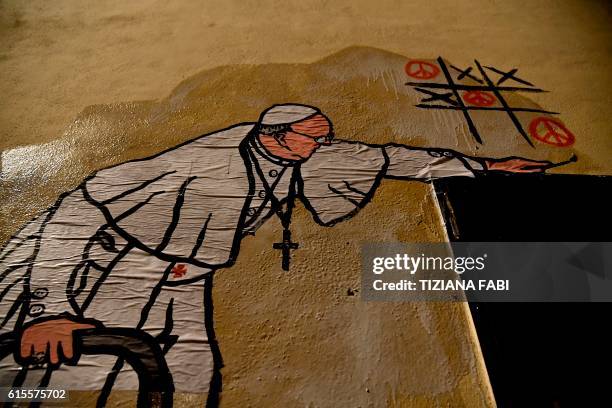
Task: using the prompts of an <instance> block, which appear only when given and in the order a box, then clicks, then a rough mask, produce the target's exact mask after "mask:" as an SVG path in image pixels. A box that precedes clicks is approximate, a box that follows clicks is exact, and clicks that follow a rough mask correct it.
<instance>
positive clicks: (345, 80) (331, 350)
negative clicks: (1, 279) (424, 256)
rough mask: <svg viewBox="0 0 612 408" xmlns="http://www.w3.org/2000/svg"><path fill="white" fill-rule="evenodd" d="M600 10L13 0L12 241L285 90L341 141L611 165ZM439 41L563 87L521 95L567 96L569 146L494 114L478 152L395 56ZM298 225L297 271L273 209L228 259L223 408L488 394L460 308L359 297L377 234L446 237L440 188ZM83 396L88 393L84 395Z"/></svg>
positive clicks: (8, 115)
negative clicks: (420, 92) (91, 186)
mask: <svg viewBox="0 0 612 408" xmlns="http://www.w3.org/2000/svg"><path fill="white" fill-rule="evenodd" d="M447 3H448V4H447ZM609 18H610V14H609V9H608V8H606V6H605V4H604V2H595V1H594V2H588V3H585V2H569V1H568V2H538V4H537V5H536V4H534V2H519V1H515V2H503V3H501V2H499V3H498V2H488V1H487V2H485V1H482V2H476V3H474V2H472V3H469V4H468V3H466V4H465V5H456V4H455V3H454V2H438V3H436V4H431V5H428V7H427V8H425V7H423V6H422V5H421V3H416V2H415V3H413V4H411V3H410V2H397V3H395V2H382V3H381V2H375V3H371V4H370V3H369V2H365V1H364V2H351V3H348V2H347V3H341V2H325V1H314V2H268V3H267V4H261V2H256V1H254V2H234V3H232V2H227V1H223V2H204V3H200V2H181V3H180V4H166V3H165V2H155V1H151V2H138V3H133V4H132V3H130V4H126V3H124V2H112V1H110V2H95V3H91V4H89V5H88V6H87V7H85V6H77V5H75V4H73V3H72V2H57V3H54V4H49V3H46V2H28V3H27V4H23V3H21V2H10V1H3V2H2V3H0V19H1V20H0V24H1V25H0V30H1V31H0V36H1V38H2V41H0V51H1V54H0V73H1V75H0V91H2V93H3V95H4V96H3V101H4V102H3V103H2V104H1V105H0V149H2V150H4V151H3V154H2V168H1V170H2V172H1V173H0V181H1V183H2V184H1V185H0V188H1V190H0V202H1V203H2V208H1V209H0V211H1V213H0V241H5V240H6V239H7V238H8V237H9V236H10V235H11V234H12V233H13V232H14V231H15V230H16V229H17V228H19V226H21V225H22V224H23V223H24V222H26V221H27V220H28V219H30V218H31V217H32V216H33V215H35V214H36V213H37V212H39V211H41V210H43V209H44V208H46V207H47V206H49V205H50V204H52V203H53V202H54V201H55V199H56V198H57V196H58V195H59V194H61V193H62V192H63V191H67V190H69V189H71V188H73V187H74V186H76V185H77V184H79V182H80V181H81V180H82V179H83V178H84V177H85V176H86V175H88V174H89V173H91V172H92V171H95V170H97V169H99V168H103V167H106V166H108V165H111V164H114V163H119V162H122V161H125V160H129V159H132V158H138V157H145V156H147V155H150V154H153V153H156V152H159V151H161V150H163V149H165V148H168V147H171V146H174V145H176V144H177V143H180V142H182V141H185V140H188V139H191V138H193V137H195V136H197V135H200V134H202V133H206V132H210V131H214V130H217V129H221V128H223V127H226V126H228V125H231V124H234V123H238V122H243V121H255V120H256V119H257V116H258V114H259V112H260V111H261V110H262V109H264V108H266V107H267V106H269V105H271V104H273V103H279V102H300V103H307V104H311V105H315V106H318V107H320V108H321V109H322V110H323V111H324V112H326V113H327V114H328V116H329V117H330V118H331V119H332V121H333V122H334V125H335V127H336V133H337V134H338V135H339V137H342V138H344V139H352V140H362V141H367V142H376V143H382V142H388V141H395V142H401V143H406V144H410V145H415V146H435V147H446V148H452V149H456V150H459V151H462V152H464V153H467V154H473V155H480V156H492V157H500V156H504V155H510V154H516V155H524V156H527V157H531V158H534V159H550V160H555V161H558V160H564V159H567V157H568V156H569V155H570V154H571V153H572V152H575V153H576V154H577V155H578V156H579V161H578V162H577V163H576V164H572V165H570V166H567V167H565V168H563V170H555V171H563V172H570V173H586V174H609V173H610V164H609V152H610V148H611V146H610V143H611V142H610V139H609V137H608V135H609V134H610V131H611V130H612V129H611V127H610V126H611V125H610V123H609V121H607V119H608V116H609V115H608V110H609V108H610V107H611V105H612V104H611V99H610V98H611V97H610V95H609V92H608V90H609V88H610V80H611V78H610V73H609V72H610V71H609V65H608V64H609V62H610V48H609V47H610V44H611V43H612V42H611V41H610V40H611V32H610V29H609V27H608V25H609V23H608V22H609ZM355 46H366V47H355ZM347 47H350V48H347ZM439 55H441V56H443V57H444V58H445V59H447V60H448V61H450V62H452V63H453V64H456V65H458V66H468V65H470V64H471V63H472V62H473V59H474V58H478V59H480V60H482V61H485V62H487V63H489V64H492V65H495V66H499V67H504V68H507V69H510V68H513V67H518V68H519V69H520V71H519V73H521V74H522V75H523V76H525V77H527V78H529V80H530V81H531V82H533V83H535V84H536V85H538V86H540V87H542V88H544V89H547V90H550V91H551V92H549V93H540V94H534V95H531V94H530V95H529V98H530V99H529V100H527V99H525V98H523V97H522V96H518V95H517V96H513V98H517V99H515V102H516V101H521V102H529V103H530V104H532V106H536V105H535V104H538V105H541V106H543V107H545V108H546V109H549V110H552V111H556V112H561V113H562V115H561V118H562V120H563V121H564V123H565V124H566V125H567V126H568V128H570V129H572V131H573V132H574V134H575V135H576V143H575V145H574V146H572V147H571V148H563V149H559V148H553V147H550V146H546V145H537V147H536V149H532V148H529V147H528V146H525V145H524V143H521V141H520V139H518V138H515V137H507V132H508V131H509V130H508V127H507V123H506V122H504V121H502V119H500V118H491V119H489V118H482V119H481V124H482V126H483V128H486V129H488V130H489V132H488V133H487V134H488V139H487V140H486V143H485V144H484V145H482V146H476V145H474V144H473V143H471V142H470V140H469V138H466V137H464V135H465V129H463V127H462V126H463V125H461V123H462V122H461V120H460V119H461V118H458V117H456V116H455V115H453V114H451V113H448V114H440V113H432V112H424V111H423V110H418V109H416V108H415V107H414V106H413V105H414V104H415V103H416V102H417V94H416V93H415V92H414V91H412V90H410V89H409V88H406V87H405V86H404V85H403V83H404V82H405V81H406V77H405V76H402V75H403V67H404V64H405V63H406V61H407V60H408V57H410V58H423V59H434V58H436V57H437V56H439ZM496 131H498V133H496ZM293 230H294V235H295V237H297V238H298V239H299V240H300V243H301V247H300V250H298V251H296V252H295V255H294V263H293V265H292V271H291V272H290V273H289V274H287V273H284V272H283V271H281V269H280V261H279V258H278V253H277V251H273V250H272V248H271V243H272V242H275V241H276V240H277V239H278V237H279V235H280V234H281V227H280V223H279V222H278V221H276V220H272V221H270V222H268V223H267V224H266V225H264V226H263V227H262V228H261V229H260V230H259V231H258V232H257V235H256V236H255V237H249V238H247V239H245V240H244V241H243V244H242V251H241V254H240V257H239V260H238V262H237V264H236V265H235V266H234V267H232V268H231V269H226V270H222V271H220V272H219V273H218V274H217V278H216V281H215V289H214V298H215V323H216V326H217V336H218V338H219V342H220V345H221V351H222V353H223V357H224V362H225V368H224V369H223V375H224V386H223V394H222V395H223V397H222V398H223V399H222V404H223V405H225V406H249V405H250V406H269V405H273V404H275V405H281V406H302V405H308V406H444V404H448V405H450V406H492V405H493V404H494V403H493V402H492V400H491V393H490V386H489V384H488V379H487V375H486V372H485V370H484V365H483V362H482V360H481V356H480V352H479V349H478V345H477V341H476V338H475V336H474V333H473V330H472V328H471V321H470V318H469V315H468V314H467V311H466V308H465V307H464V305H461V304H426V303H423V304H397V303H389V304H369V303H364V302H361V301H360V300H359V296H349V295H348V290H349V289H355V288H358V287H359V271H360V265H359V250H360V243H361V242H362V240H364V239H365V238H367V240H369V241H374V242H375V241H379V242H389V241H397V240H400V241H441V240H444V238H445V237H444V233H443V228H442V225H441V221H440V218H439V217H438V213H437V210H436V208H435V206H434V204H433V200H432V198H431V193H430V191H429V187H428V186H427V185H423V184H419V183H409V184H407V183H405V182H399V181H385V182H384V183H383V185H382V186H381V188H380V189H379V191H378V192H377V195H376V197H375V199H374V200H373V202H372V203H371V204H369V205H368V206H367V207H366V208H365V209H364V210H363V211H362V212H361V213H359V214H358V215H357V216H356V217H355V218H354V219H352V220H350V221H348V222H345V223H341V224H339V225H337V226H335V227H334V228H329V229H325V228H322V227H320V226H318V225H316V224H314V223H313V222H312V220H311V218H310V215H309V214H308V213H307V212H306V211H305V210H304V209H303V208H301V207H299V208H298V209H297V211H296V214H295V217H294V221H293ZM364 231H367V237H364V235H365V234H364ZM126 396H127V397H128V398H131V397H133V395H124V394H123V393H117V394H116V395H114V396H113V397H112V398H113V401H116V402H117V403H119V402H120V401H122V400H124V399H125V397H126ZM80 398H81V399H82V401H81V402H82V404H83V405H84V406H86V405H87V402H88V398H91V396H90V395H89V394H88V393H83V394H82V395H80ZM185 401H186V402H187V401H192V402H193V404H194V406H195V404H197V403H198V401H199V402H201V401H202V397H198V396H188V395H185Z"/></svg>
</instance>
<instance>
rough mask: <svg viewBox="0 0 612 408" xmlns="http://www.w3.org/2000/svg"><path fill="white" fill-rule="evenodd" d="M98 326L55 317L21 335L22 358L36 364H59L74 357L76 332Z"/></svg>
mask: <svg viewBox="0 0 612 408" xmlns="http://www.w3.org/2000/svg"><path fill="white" fill-rule="evenodd" d="M95 327H96V325H94V324H88V323H82V322H78V321H75V320H71V319H70V318H66V317H59V316H58V317H54V318H51V319H47V320H44V321H41V322H38V323H34V324H32V325H31V326H28V327H27V328H26V329H25V330H24V331H23V333H22V334H21V339H20V357H21V358H22V359H23V360H24V361H28V362H34V363H35V364H43V363H51V364H54V365H56V364H59V363H60V362H66V361H68V360H71V359H72V358H73V357H74V338H73V336H74V331H75V330H82V329H93V328H95Z"/></svg>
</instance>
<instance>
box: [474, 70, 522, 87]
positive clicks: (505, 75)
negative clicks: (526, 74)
mask: <svg viewBox="0 0 612 408" xmlns="http://www.w3.org/2000/svg"><path fill="white" fill-rule="evenodd" d="M485 68H487V69H490V70H491V71H493V72H497V73H498V74H499V75H501V78H500V79H499V81H497V85H499V84H501V83H502V82H504V81H506V80H508V79H513V80H515V81H516V82H520V83H521V84H525V85H529V86H533V84H532V83H530V82H527V81H525V80H524V79H521V78H517V77H516V76H514V74H516V71H518V68H512V69H511V70H510V71H508V72H505V71H501V70H499V69H497V68H493V67H485Z"/></svg>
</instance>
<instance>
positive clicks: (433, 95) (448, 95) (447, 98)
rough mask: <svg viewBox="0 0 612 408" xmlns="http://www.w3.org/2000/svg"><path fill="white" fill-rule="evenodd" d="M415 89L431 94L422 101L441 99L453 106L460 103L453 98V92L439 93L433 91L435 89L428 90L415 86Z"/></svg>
mask: <svg viewBox="0 0 612 408" xmlns="http://www.w3.org/2000/svg"><path fill="white" fill-rule="evenodd" d="M414 89H415V90H417V91H419V92H422V93H424V94H427V95H429V96H430V97H429V98H425V99H423V100H421V102H433V101H437V100H441V101H444V102H447V103H450V104H451V105H453V106H457V105H458V103H457V102H455V101H454V100H453V99H451V98H452V96H453V93H452V92H447V93H444V94H439V93H436V92H433V91H430V90H427V89H423V88H417V87H415V88H414Z"/></svg>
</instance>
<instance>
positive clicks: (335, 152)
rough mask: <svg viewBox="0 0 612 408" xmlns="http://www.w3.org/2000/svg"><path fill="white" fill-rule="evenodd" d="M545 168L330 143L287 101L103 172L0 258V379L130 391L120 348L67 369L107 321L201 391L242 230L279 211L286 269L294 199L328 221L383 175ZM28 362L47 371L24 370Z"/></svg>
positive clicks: (319, 123)
mask: <svg viewBox="0 0 612 408" xmlns="http://www.w3.org/2000/svg"><path fill="white" fill-rule="evenodd" d="M549 164H550V162H536V161H531V160H527V159H520V158H509V159H495V160H494V159H482V158H471V157H467V156H465V155H462V154H459V153H457V152H454V151H450V150H442V149H423V148H413V147H409V146H404V145H399V144H386V145H371V144H366V143H360V142H352V141H343V140H336V139H335V138H334V132H333V126H332V123H331V121H330V120H329V118H327V117H326V116H325V115H324V114H323V113H322V112H321V111H320V110H319V109H317V108H315V107H311V106H306V105H299V104H282V105H274V106H272V107H270V108H269V109H267V110H265V111H264V112H263V113H262V114H261V116H260V118H259V121H258V122H257V123H242V124H238V125H235V126H231V127H229V128H227V129H224V130H221V131H218V132H215V133H212V134H208V135H204V136H201V137H198V138H196V139H194V140H191V141H189V142H187V143H184V144H182V145H180V146H177V147H175V148H172V149H170V150H168V151H165V152H162V153H159V154H157V155H155V156H152V157H149V158H146V159H139V160H133V161H130V162H127V163H123V164H120V165H116V166H113V167H110V168H107V169H104V170H100V171H98V172H97V173H95V174H94V175H92V176H91V177H89V178H88V179H87V180H85V181H84V182H83V183H82V184H81V185H80V186H79V187H78V188H76V189H75V190H73V191H71V192H69V193H66V194H64V195H63V196H61V197H60V198H59V200H58V201H57V203H56V204H55V205H54V206H53V207H52V208H50V209H49V210H47V211H46V212H44V213H43V214H41V215H40V216H38V217H37V218H36V219H34V220H32V221H31V222H30V223H29V224H27V225H26V226H25V227H24V228H23V229H22V230H21V231H20V232H19V233H17V234H16V235H15V236H14V237H13V238H12V239H11V240H10V241H9V242H8V244H7V245H6V246H5V248H4V249H3V250H2V252H1V253H0V322H1V325H2V326H1V328H0V330H2V331H13V332H15V333H17V334H18V341H19V344H20V347H19V350H17V352H16V353H15V360H16V361H17V362H19V363H20V364H16V363H15V362H14V361H13V359H12V358H6V359H4V360H3V361H2V362H1V364H0V378H3V379H4V380H3V382H4V383H3V384H0V385H3V386H7V385H8V386H10V385H11V384H13V385H14V384H20V385H22V386H27V385H37V384H36V383H37V382H40V381H43V382H44V383H46V384H52V385H57V386H61V387H62V388H72V389H88V388H94V389H100V388H101V387H102V385H103V384H105V388H106V389H110V387H114V388H115V389H122V388H123V389H135V388H134V381H136V379H135V378H136V377H135V375H134V372H133V370H132V368H131V367H129V366H127V364H124V363H123V361H120V360H117V358H116V357H110V356H81V360H80V361H79V364H78V365H77V366H76V367H69V366H67V365H66V364H62V363H63V362H65V361H71V360H74V359H75V358H76V357H77V354H78V350H76V349H75V348H74V346H73V345H74V337H73V336H74V335H75V333H78V331H79V330H82V329H87V328H91V327H101V326H105V327H130V328H137V329H141V330H142V331H144V332H146V333H149V334H150V335H151V336H154V337H155V338H156V339H157V341H158V342H159V353H162V354H163V355H164V356H165V359H166V361H167V363H168V367H169V369H170V371H171V373H172V377H173V379H174V387H175V389H176V390H177V391H182V392H199V393H205V392H207V391H208V389H209V384H210V382H211V378H213V379H214V375H213V372H214V371H215V370H218V368H219V367H220V361H219V353H218V347H217V345H216V343H215V341H214V333H213V327H212V317H211V313H207V312H206V307H205V303H206V302H207V290H208V293H209V294H210V290H211V289H210V287H211V286H210V285H212V276H213V273H214V272H215V271H216V270H218V269H221V268H225V267H229V266H231V265H232V264H233V263H234V262H235V261H236V258H237V256H238V254H239V250H240V241H241V239H242V238H243V237H244V236H246V235H248V234H254V233H255V231H256V230H257V228H258V227H259V226H260V225H262V223H264V222H265V221H266V220H268V219H269V218H271V217H279V218H280V220H281V223H282V226H283V229H284V231H283V236H282V237H279V241H280V242H278V243H276V244H274V245H275V248H277V249H279V250H280V253H282V266H283V268H284V269H289V265H290V256H291V255H290V254H291V251H292V250H295V249H296V248H297V244H296V243H295V242H293V241H292V237H291V229H290V223H291V211H292V209H293V206H294V204H295V202H296V200H299V201H301V202H302V203H303V205H304V206H305V207H306V208H307V209H308V210H309V211H310V212H311V213H312V215H313V218H314V220H315V222H317V223H318V224H320V225H323V226H333V225H334V224H336V223H337V222H340V221H342V220H345V219H348V218H350V217H351V216H353V215H354V214H356V213H357V211H359V210H360V209H361V208H362V207H364V206H365V205H366V204H367V203H368V202H369V200H370V199H371V198H372V196H373V195H374V193H375V191H376V188H377V187H378V185H379V184H380V182H381V181H382V179H384V178H394V179H406V180H423V181H428V180H432V179H435V178H440V177H452V176H474V174H475V172H479V171H488V170H496V171H508V172H537V171H543V170H544V169H545V168H546V166H547V165H549ZM313 256H315V255H314V254H313ZM85 357H87V358H85ZM9 360H10V361H9ZM33 363H36V364H37V366H38V367H41V366H42V367H43V369H42V370H29V371H26V372H24V370H26V369H27V367H28V364H30V365H31V364H33ZM24 367H25V368H24ZM78 370H81V371H78ZM87 370H88V371H87ZM79 373H80V374H79ZM9 378H10V380H9ZM15 378H19V380H15ZM16 381H17V382H16Z"/></svg>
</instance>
